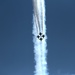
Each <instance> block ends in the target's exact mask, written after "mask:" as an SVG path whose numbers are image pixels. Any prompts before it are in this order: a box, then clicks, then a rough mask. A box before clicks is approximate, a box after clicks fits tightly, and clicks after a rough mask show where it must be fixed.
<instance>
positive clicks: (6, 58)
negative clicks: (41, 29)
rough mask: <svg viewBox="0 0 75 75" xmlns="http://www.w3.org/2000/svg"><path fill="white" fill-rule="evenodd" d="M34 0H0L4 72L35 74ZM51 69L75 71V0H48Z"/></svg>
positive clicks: (0, 61) (0, 55)
mask: <svg viewBox="0 0 75 75" xmlns="http://www.w3.org/2000/svg"><path fill="white" fill-rule="evenodd" d="M32 14H33V7H32V0H0V75H34V73H33V72H34V66H35V62H34V53H33V41H32V39H33V38H32V37H33V35H32V26H33V25H32ZM46 25H47V35H48V40H47V44H48V47H47V49H48V56H47V62H48V71H49V73H50V74H54V75H58V74H59V75H60V73H61V74H63V73H68V74H74V73H75V0H46Z"/></svg>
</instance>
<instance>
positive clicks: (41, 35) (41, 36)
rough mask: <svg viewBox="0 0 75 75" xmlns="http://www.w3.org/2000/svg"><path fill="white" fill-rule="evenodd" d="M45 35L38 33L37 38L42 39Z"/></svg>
mask: <svg viewBox="0 0 75 75" xmlns="http://www.w3.org/2000/svg"><path fill="white" fill-rule="evenodd" d="M44 37H45V35H43V34H42V33H41V32H40V33H39V35H37V38H38V39H39V40H40V41H42V40H43V39H44Z"/></svg>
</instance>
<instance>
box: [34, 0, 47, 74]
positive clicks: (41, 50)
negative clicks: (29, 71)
mask: <svg viewBox="0 0 75 75" xmlns="http://www.w3.org/2000/svg"><path fill="white" fill-rule="evenodd" d="M33 8H34V14H33V35H34V37H33V43H34V53H35V55H34V56H35V62H36V65H35V72H34V73H35V75H48V72H47V61H46V55H47V49H46V47H47V43H46V39H47V36H46V25H45V19H46V17H45V1H44V0H33ZM40 29H41V30H40ZM40 31H41V32H42V33H43V34H44V35H45V38H44V39H43V40H42V41H40V40H39V39H38V38H37V35H38V33H39V32H40Z"/></svg>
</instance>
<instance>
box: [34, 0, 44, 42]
mask: <svg viewBox="0 0 75 75" xmlns="http://www.w3.org/2000/svg"><path fill="white" fill-rule="evenodd" d="M40 5H41V4H40ZM33 8H34V20H35V25H36V30H37V36H36V37H37V38H38V39H39V40H40V41H42V40H43V39H44V37H45V35H44V34H43V18H42V15H43V14H42V11H41V17H40V14H39V6H38V2H37V0H33Z"/></svg>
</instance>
